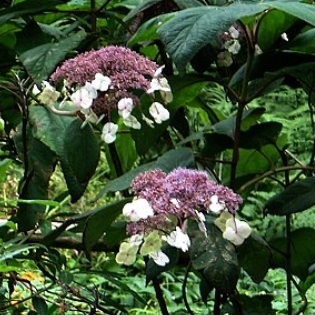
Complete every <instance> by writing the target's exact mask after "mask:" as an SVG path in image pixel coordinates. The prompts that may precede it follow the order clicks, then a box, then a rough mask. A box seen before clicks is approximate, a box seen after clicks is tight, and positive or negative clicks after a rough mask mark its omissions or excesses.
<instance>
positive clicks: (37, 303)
mask: <svg viewBox="0 0 315 315" xmlns="http://www.w3.org/2000/svg"><path fill="white" fill-rule="evenodd" d="M32 303H33V306H34V308H35V310H36V312H37V313H38V314H39V315H46V314H47V311H48V306H47V303H46V301H45V300H44V299H43V298H41V297H39V296H33V297H32Z"/></svg>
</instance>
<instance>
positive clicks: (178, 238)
mask: <svg viewBox="0 0 315 315" xmlns="http://www.w3.org/2000/svg"><path fill="white" fill-rule="evenodd" d="M162 238H163V239H164V240H165V241H166V242H167V243H168V244H169V245H170V246H173V247H176V248H179V249H181V250H182V251H183V252H187V251H188V248H189V246H190V239H189V236H188V235H187V234H186V233H184V232H183V231H182V230H181V228H180V227H178V226H176V230H175V231H173V232H171V233H170V235H168V236H163V237H162Z"/></svg>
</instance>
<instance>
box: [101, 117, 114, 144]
mask: <svg viewBox="0 0 315 315" xmlns="http://www.w3.org/2000/svg"><path fill="white" fill-rule="evenodd" d="M117 130H118V125H116V124H114V123H112V122H108V123H106V124H105V125H104V127H103V130H102V135H101V138H102V140H104V141H105V142H106V143H112V142H114V141H115V140H116V133H117Z"/></svg>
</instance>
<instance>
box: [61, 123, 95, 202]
mask: <svg viewBox="0 0 315 315" xmlns="http://www.w3.org/2000/svg"><path fill="white" fill-rule="evenodd" d="M99 157H100V149H99V144H98V141H97V139H96V136H95V134H94V131H93V129H92V127H91V126H90V125H89V124H87V125H85V126H84V127H83V128H82V121H81V120H80V119H77V120H74V121H73V122H72V123H71V124H70V125H69V126H68V128H67V129H66V132H65V138H64V154H63V155H62V156H61V167H62V170H63V172H64V175H65V179H66V182H67V186H68V189H69V192H70V195H71V201H72V202H76V201H77V200H78V199H80V197H81V196H82V194H83V193H84V191H85V188H86V186H87V185H88V183H89V180H90V179H91V177H92V176H93V175H94V172H95V170H96V167H97V165H98V161H99Z"/></svg>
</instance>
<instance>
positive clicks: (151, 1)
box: [124, 0, 163, 21]
mask: <svg viewBox="0 0 315 315" xmlns="http://www.w3.org/2000/svg"><path fill="white" fill-rule="evenodd" d="M162 1H163V0H147V1H141V2H140V4H139V5H137V6H136V7H135V8H134V9H132V10H131V11H130V12H129V13H128V14H127V15H126V16H125V17H124V21H129V20H131V19H132V18H134V17H135V16H136V15H138V14H139V13H140V12H143V11H145V10H147V9H149V8H151V7H152V6H154V5H156V4H158V3H160V2H162ZM137 2H138V3H139V1H137ZM138 3H136V4H138Z"/></svg>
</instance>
